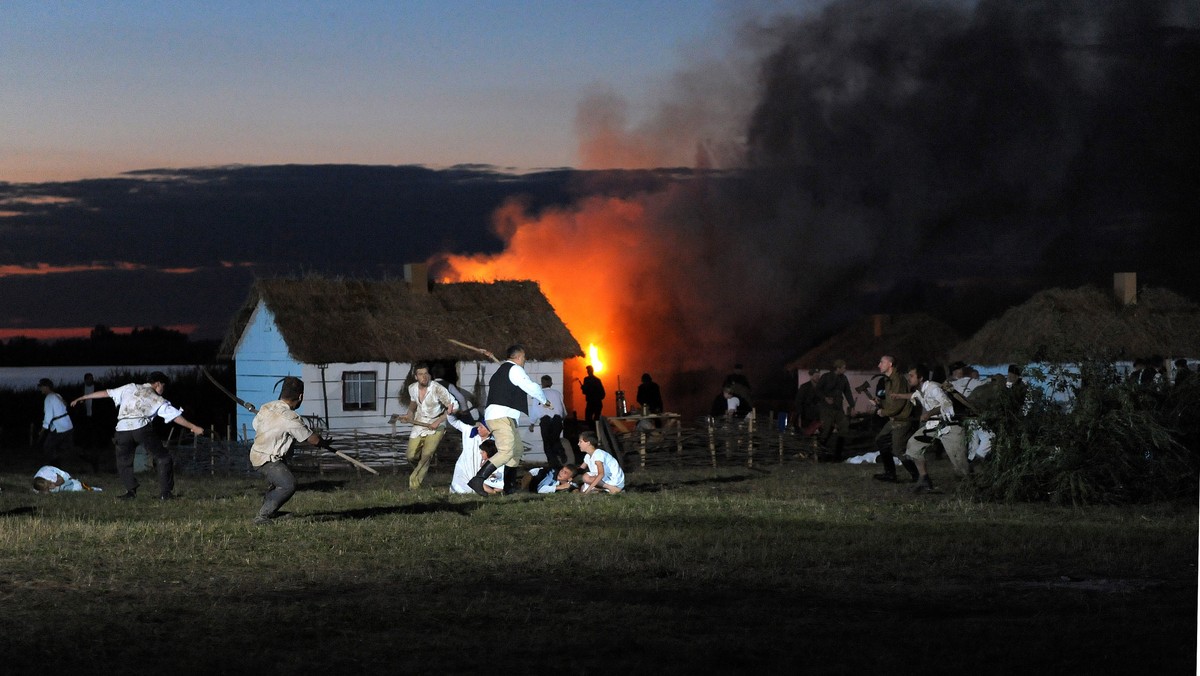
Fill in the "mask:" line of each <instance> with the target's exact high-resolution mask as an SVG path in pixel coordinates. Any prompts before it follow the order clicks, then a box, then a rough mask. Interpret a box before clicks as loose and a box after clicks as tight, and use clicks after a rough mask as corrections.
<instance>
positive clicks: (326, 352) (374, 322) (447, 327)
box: [221, 265, 583, 454]
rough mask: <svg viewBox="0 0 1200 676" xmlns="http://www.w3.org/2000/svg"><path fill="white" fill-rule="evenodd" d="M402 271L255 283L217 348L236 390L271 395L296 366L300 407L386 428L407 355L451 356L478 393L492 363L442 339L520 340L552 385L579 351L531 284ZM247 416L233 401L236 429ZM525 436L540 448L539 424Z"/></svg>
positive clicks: (257, 399) (325, 419)
mask: <svg viewBox="0 0 1200 676" xmlns="http://www.w3.org/2000/svg"><path fill="white" fill-rule="evenodd" d="M405 271H406V278H407V281H401V280H385V281H366V280H349V279H327V278H319V277H309V278H303V279H259V280H257V281H255V283H254V285H253V286H252V288H251V290H250V294H249V295H248V297H247V299H246V302H245V303H244V304H243V306H242V308H241V309H240V310H239V311H238V313H237V315H236V316H235V317H234V320H233V322H232V325H231V327H230V330H229V332H228V334H227V335H226V338H225V342H224V344H223V345H222V347H221V353H222V355H224V356H226V357H228V358H232V359H233V360H235V362H236V372H237V379H236V382H237V394H238V396H240V397H242V398H243V399H245V400H247V401H250V402H253V403H256V404H261V403H263V402H266V401H270V400H272V399H275V398H277V397H278V390H277V389H276V383H277V382H278V380H279V379H280V378H282V377H283V376H285V375H294V376H299V377H300V378H302V379H303V380H304V382H305V399H304V403H303V404H302V405H301V407H300V410H299V413H300V414H301V415H304V416H314V417H316V418H319V419H320V422H321V423H323V424H324V425H326V426H327V428H328V429H329V430H330V431H331V432H332V433H333V434H334V435H335V436H341V437H343V438H344V437H345V436H346V435H347V434H351V433H354V432H356V431H357V432H359V433H362V434H387V433H393V432H397V430H396V429H395V427H394V426H393V425H389V423H388V420H389V418H390V417H391V416H392V415H393V414H397V413H403V412H404V410H405V407H404V406H403V405H402V404H401V403H400V401H399V399H398V396H399V393H400V390H401V387H402V385H403V383H404V381H405V378H406V376H408V375H409V371H410V369H411V366H412V364H413V363H415V362H418V361H431V362H438V363H441V364H444V365H447V366H449V367H450V369H451V370H449V371H448V373H447V375H448V376H449V377H450V378H451V379H453V378H454V377H455V375H457V380H458V386H459V388H460V389H462V390H463V391H465V392H468V393H471V392H476V393H480V392H481V388H482V386H483V385H485V384H486V383H487V380H488V379H489V378H490V377H491V375H492V374H493V373H494V372H495V369H496V368H497V367H498V364H494V363H492V362H491V361H490V360H489V359H488V358H487V357H486V356H483V355H481V354H480V353H479V352H475V351H472V350H470V349H468V348H465V347H461V346H459V345H456V344H455V343H453V342H451V341H450V340H449V339H455V340H457V341H460V342H462V343H466V344H468V345H473V346H478V347H482V348H484V349H488V350H491V351H492V352H493V353H495V354H496V355H497V356H498V357H500V358H501V359H503V356H504V355H503V350H504V348H505V347H507V346H508V345H510V344H512V343H523V344H524V345H525V346H526V354H527V356H528V359H529V361H528V362H527V364H526V370H527V371H528V372H529V374H530V376H531V377H532V378H534V379H535V380H537V378H539V377H540V376H542V375H550V376H551V377H552V378H554V382H555V383H556V384H558V385H561V384H562V382H563V361H564V360H566V359H569V358H572V357H579V356H582V355H583V352H582V350H581V349H580V347H579V343H578V342H577V341H576V340H575V338H574V337H573V336H572V335H571V333H570V331H568V330H567V327H566V325H564V324H563V322H562V320H561V319H559V318H558V315H556V314H555V312H554V308H553V307H551V305H550V303H549V301H547V300H546V297H545V296H544V295H543V294H542V292H541V290H540V289H539V288H538V285H537V283H536V282H530V281H511V282H510V281H505V282H492V283H483V282H462V283H455V284H430V283H429V282H428V281H427V278H426V274H425V266H423V265H412V266H406V270H405ZM477 381H480V382H477ZM252 419H253V414H251V413H250V412H249V411H246V410H244V409H239V411H238V431H239V433H244V434H245V435H246V436H247V437H251V438H252V437H253V428H252V426H251V424H250V423H251V420H252ZM400 427H401V429H400V430H398V432H400V433H402V435H403V437H405V438H407V426H404V425H401V426H400ZM243 431H244V432H243ZM522 436H523V437H524V438H525V441H526V442H527V443H529V444H530V445H531V446H532V448H531V449H530V452H531V453H533V454H537V453H540V452H541V439H540V436H539V435H538V434H537V433H531V434H530V433H528V429H527V428H525V430H524V432H523V434H522Z"/></svg>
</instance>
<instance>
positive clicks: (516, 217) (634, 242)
mask: <svg viewBox="0 0 1200 676" xmlns="http://www.w3.org/2000/svg"><path fill="white" fill-rule="evenodd" d="M643 210H644V206H643V205H642V203H640V202H636V201H632V200H623V199H617V198H607V199H594V200H585V202H584V203H583V204H582V205H577V206H575V207H573V208H570V209H562V210H547V211H543V212H541V213H540V214H539V215H537V216H531V215H529V214H528V213H526V211H525V209H524V206H523V205H522V204H521V203H519V202H516V201H512V202H509V203H507V204H505V205H503V206H502V207H500V208H499V209H498V210H497V211H496V214H495V216H494V220H495V229H496V231H497V232H498V233H499V234H500V235H501V236H502V237H504V238H505V239H506V240H507V247H506V248H505V250H504V252H502V253H500V254H497V255H495V256H487V255H478V256H455V255H450V256H447V257H446V258H445V263H446V267H445V269H444V274H443V281H446V282H456V281H485V282H490V281H496V280H502V279H532V280H534V281H536V282H537V283H538V286H539V287H540V288H541V290H542V293H543V294H545V295H546V299H547V300H548V301H550V305H552V306H553V307H554V311H555V312H556V313H557V314H558V316H559V318H561V319H562V320H563V323H564V324H566V325H567V328H568V329H569V330H570V331H571V334H572V335H573V336H575V339H576V340H578V341H579V342H580V344H581V345H589V344H590V345H591V347H590V348H589V349H588V352H589V357H590V359H591V364H592V367H593V370H594V371H596V372H597V373H598V372H600V371H601V370H604V369H606V370H608V371H609V372H613V371H614V368H618V367H617V366H616V365H618V364H620V365H621V366H620V367H619V368H627V363H628V361H627V360H628V359H629V358H630V356H631V355H630V353H629V349H628V346H627V345H626V344H625V342H626V341H625V339H624V337H623V334H622V331H621V330H622V326H623V324H626V323H628V321H627V319H626V318H625V317H623V315H622V307H623V305H624V302H625V301H624V299H623V295H624V294H625V293H626V289H624V288H623V287H622V285H623V284H625V283H626V282H625V280H628V279H630V278H631V277H632V276H633V271H632V270H631V268H630V267H629V266H630V261H632V260H633V259H634V256H633V252H636V251H638V250H639V248H640V247H641V246H642V244H641V239H642V237H643V236H644V235H643V234H642V233H643V231H644V229H643V227H642V221H643ZM596 345H604V346H605V347H604V361H603V362H601V361H600V360H599V359H598V357H597V355H596V353H595V352H593V350H594V349H596V348H595V346H596ZM586 358H588V357H585V359H586ZM576 368H577V369H578V370H582V368H583V367H582V366H577V367H576Z"/></svg>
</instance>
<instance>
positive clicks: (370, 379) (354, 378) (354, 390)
mask: <svg viewBox="0 0 1200 676" xmlns="http://www.w3.org/2000/svg"><path fill="white" fill-rule="evenodd" d="M374 409H375V372H374V371H347V372H345V373H343V374H342V410H344V411H362V410H367V411H372V410H374Z"/></svg>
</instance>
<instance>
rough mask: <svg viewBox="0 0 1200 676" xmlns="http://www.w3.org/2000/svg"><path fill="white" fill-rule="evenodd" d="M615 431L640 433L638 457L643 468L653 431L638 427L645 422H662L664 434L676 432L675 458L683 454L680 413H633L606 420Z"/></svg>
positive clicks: (643, 426)
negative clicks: (647, 439)
mask: <svg viewBox="0 0 1200 676" xmlns="http://www.w3.org/2000/svg"><path fill="white" fill-rule="evenodd" d="M605 420H607V421H608V423H609V424H610V425H612V427H613V429H615V430H616V431H617V432H625V433H632V432H637V433H638V457H639V460H640V464H641V467H642V468H643V469H644V468H645V467H646V434H647V433H648V432H650V431H651V430H648V429H645V427H646V426H645V425H638V423H640V422H642V421H643V420H655V421H657V420H661V421H663V425H662V427H661V428H656V430H657V429H661V430H662V431H663V432H664V433H666V431H667V430H671V429H674V430H675V457H676V458H677V459H678V458H679V456H680V455H682V454H683V424H682V423H681V416H680V415H679V414H678V413H651V414H648V415H641V414H640V413H631V414H628V415H622V416H616V417H610V418H605Z"/></svg>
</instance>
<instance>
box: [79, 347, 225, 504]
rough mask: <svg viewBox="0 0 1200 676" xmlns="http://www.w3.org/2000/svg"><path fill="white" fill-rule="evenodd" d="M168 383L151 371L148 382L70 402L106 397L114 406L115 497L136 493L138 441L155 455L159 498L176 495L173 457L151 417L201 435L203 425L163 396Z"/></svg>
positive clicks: (157, 373)
mask: <svg viewBox="0 0 1200 676" xmlns="http://www.w3.org/2000/svg"><path fill="white" fill-rule="evenodd" d="M167 382H168V378H167V376H166V374H165V373H163V372H162V371H155V372H154V373H151V374H150V382H147V383H141V384H138V383H129V384H127V385H122V386H121V387H117V388H114V389H111V390H97V391H95V392H92V393H91V394H85V395H83V396H81V397H78V398H76V399H75V400H74V401H72V402H71V406H72V407H75V406H76V405H78V404H79V402H81V401H86V400H88V399H103V398H105V397H109V398H111V399H112V400H113V403H115V404H116V405H117V437H116V442H117V473H118V474H119V475H120V476H121V483H122V484H123V485H124V486H125V493H124V495H120V496H118V497H119V498H120V499H122V500H130V499H132V498H134V497H136V495H137V489H138V480H137V477H136V476H134V474H133V455H134V452H135V451H136V450H137V447H138V445H139V444H140V445H141V446H142V447H143V448H145V449H146V451H147V452H148V453H150V454H151V455H152V456H154V466H155V468H157V470H158V498H159V499H160V500H170V499H172V498H174V497H175V495H174V493H173V491H174V490H175V460H174V458H172V457H171V452H170V451H169V450H167V448H166V447H164V446H163V443H162V441H161V440H160V439H159V438H158V433H157V432H155V431H154V425H153V424H152V423H153V421H154V416H158V417H160V418H162V419H163V420H164V421H165V422H173V423H175V424H176V425H179V426H180V427H184V428H187V429H189V430H191V432H192V434H195V435H196V436H200V435H201V434H204V428H203V427H201V426H199V425H197V424H195V423H193V422H191V421H189V420H188V419H187V418H185V417H183V409H180V408H176V407H175V406H174V405H172V404H171V402H169V401H167V400H166V399H164V398H163V391H164V390H165V389H166V387H167Z"/></svg>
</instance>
